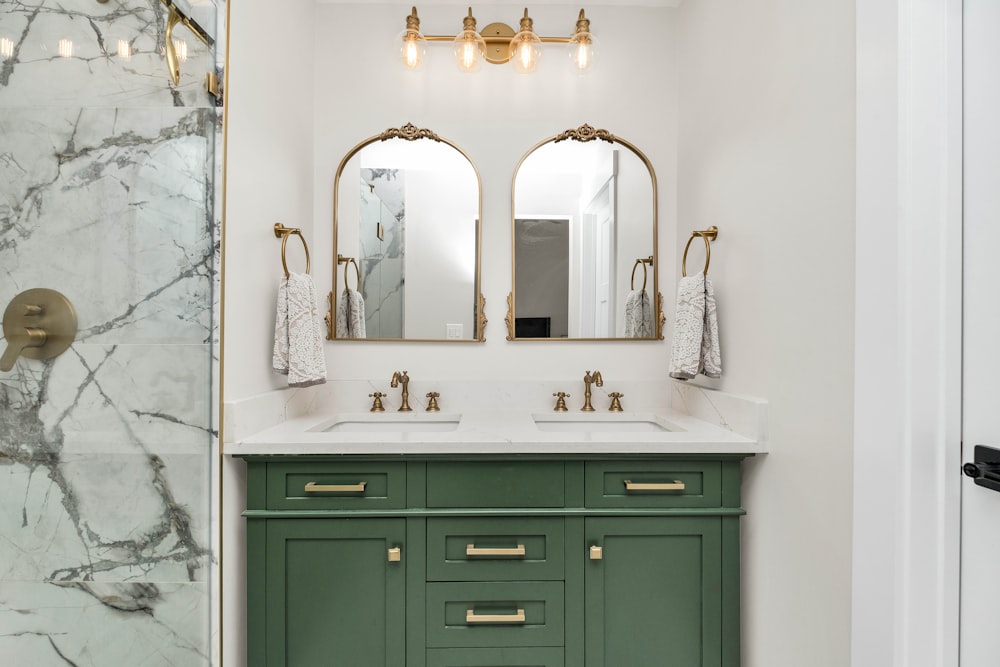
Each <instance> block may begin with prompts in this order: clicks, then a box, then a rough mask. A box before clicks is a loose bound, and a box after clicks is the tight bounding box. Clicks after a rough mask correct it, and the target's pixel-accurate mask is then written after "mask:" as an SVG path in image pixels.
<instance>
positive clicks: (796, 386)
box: [675, 0, 860, 667]
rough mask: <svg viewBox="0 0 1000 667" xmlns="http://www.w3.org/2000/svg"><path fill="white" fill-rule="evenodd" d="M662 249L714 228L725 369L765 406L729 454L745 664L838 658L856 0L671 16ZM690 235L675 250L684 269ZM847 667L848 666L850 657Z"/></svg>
mask: <svg viewBox="0 0 1000 667" xmlns="http://www.w3.org/2000/svg"><path fill="white" fill-rule="evenodd" d="M679 17H680V21H679V25H678V36H679V39H680V47H679V48H680V55H679V61H680V62H679V68H680V92H679V96H680V123H679V133H680V157H679V161H678V178H679V182H678V192H679V197H680V200H679V211H678V221H679V222H678V233H677V236H676V248H675V252H678V253H679V252H680V251H681V250H682V249H683V244H684V243H685V242H686V241H687V238H688V234H689V233H690V231H691V230H693V229H705V228H707V227H709V226H710V225H718V227H719V239H718V241H716V242H715V244H714V245H713V247H712V264H711V268H710V272H709V275H710V276H711V277H712V278H713V280H714V284H715V288H716V294H717V298H718V304H719V312H720V315H719V317H720V332H721V336H722V346H723V364H724V368H725V374H724V376H723V379H722V380H721V381H719V382H715V383H712V384H714V385H715V386H718V387H719V388H721V389H725V390H728V391H733V392H738V393H747V394H755V395H760V396H764V397H766V398H767V399H768V401H769V407H768V424H769V431H770V448H771V453H770V454H768V455H767V456H766V457H762V458H759V459H757V460H755V461H752V462H749V463H748V464H746V465H745V466H744V470H745V473H746V474H745V484H744V505H745V507H746V508H747V511H748V512H749V515H748V517H747V518H746V520H745V521H744V523H743V537H744V547H743V556H744V561H743V581H744V586H743V589H744V604H743V613H744V616H743V626H744V632H743V646H744V651H743V664H744V665H748V666H752V667H790V666H793V665H795V666H797V665H809V667H843V666H844V665H848V664H850V630H851V585H850V584H851V529H852V521H851V506H852V484H851V477H852V467H851V466H852V449H853V448H852V383H853V373H852V363H853V317H854V281H853V276H854V131H855V128H854V103H855V93H854V59H855V53H854V6H853V3H849V2H844V1H843V0H813V1H810V2H803V1H802V0H758V1H755V2H730V1H725V0H696V1H694V2H691V1H689V2H686V3H684V4H683V5H682V6H681V8H680V10H679ZM700 245H701V241H700V240H696V241H695V243H694V244H693V246H692V251H691V254H690V256H689V258H688V261H689V273H690V272H691V269H692V266H698V265H700V262H701V261H702V257H703V254H702V250H701V248H700V247H699V246H700ZM859 667H860V666H859Z"/></svg>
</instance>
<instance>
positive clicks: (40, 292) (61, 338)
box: [0, 288, 76, 371]
mask: <svg viewBox="0 0 1000 667" xmlns="http://www.w3.org/2000/svg"><path fill="white" fill-rule="evenodd" d="M3 335H4V338H6V339H7V349H5V350H4V353H3V356H0V371H9V370H11V369H12V368H14V362H15V361H17V358H18V357H20V356H24V357H27V358H29V359H51V358H52V357H55V356H58V355H60V354H62V353H63V352H65V351H66V350H67V348H69V346H70V345H71V344H72V343H73V339H74V338H76V311H75V310H74V309H73V304H71V303H70V302H69V299H67V298H66V297H65V296H63V295H62V294H60V293H59V292H56V291H55V290H50V289H45V288H35V289H29V290H26V291H24V292H21V293H20V294H18V295H16V296H15V297H14V298H13V299H11V301H10V303H9V304H8V305H7V310H5V311H4V314H3Z"/></svg>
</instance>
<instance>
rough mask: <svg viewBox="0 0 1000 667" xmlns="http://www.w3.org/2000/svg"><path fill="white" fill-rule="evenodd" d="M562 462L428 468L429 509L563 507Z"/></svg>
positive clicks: (457, 464) (457, 463) (433, 465)
mask: <svg viewBox="0 0 1000 667" xmlns="http://www.w3.org/2000/svg"><path fill="white" fill-rule="evenodd" d="M565 487H566V481H565V469H564V466H563V463H562V462H561V461H534V462H516V463H512V462H507V461H489V462H482V463H479V462H469V461H455V462H440V463H428V464H427V506H428V507H562V506H563V505H564V502H565V497H566V492H565Z"/></svg>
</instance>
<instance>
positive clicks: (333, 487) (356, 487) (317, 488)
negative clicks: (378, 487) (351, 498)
mask: <svg viewBox="0 0 1000 667" xmlns="http://www.w3.org/2000/svg"><path fill="white" fill-rule="evenodd" d="M366 486H368V482H358V483H357V484H317V483H316V482H309V483H308V484H306V485H305V488H304V491H305V492H306V493H364V492H365V487H366Z"/></svg>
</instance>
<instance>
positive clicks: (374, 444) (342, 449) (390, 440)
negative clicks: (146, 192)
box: [225, 409, 767, 456]
mask: <svg viewBox="0 0 1000 667" xmlns="http://www.w3.org/2000/svg"><path fill="white" fill-rule="evenodd" d="M371 420H377V421H378V422H379V424H378V425H372V424H370V423H369V422H370V421H371ZM536 420H537V421H542V422H546V423H545V424H542V428H540V427H539V425H538V424H537V423H536ZM399 421H405V422H409V423H408V424H404V425H402V426H400V425H394V424H393V422H399ZM588 421H589V422H591V423H594V425H593V427H591V426H590V425H588V424H587V423H586V422H588ZM565 422H572V423H571V424H566V423H565ZM338 424H339V425H340V426H341V427H344V428H347V429H354V430H352V431H349V432H342V431H339V430H328V429H330V428H332V427H335V426H337V425H338ZM652 424H658V425H659V426H660V427H661V428H665V429H667V430H662V431H641V432H633V429H643V428H646V427H648V428H650V429H653V428H655V426H652ZM545 427H548V428H566V429H572V430H568V431H550V430H543V428H545ZM400 428H405V429H414V430H399V429H400ZM422 428H428V429H436V428H447V429H451V430H440V431H438V430H417V429H422ZM766 451H767V448H766V444H765V443H763V442H759V441H758V440H756V439H753V438H749V437H746V436H743V435H740V434H738V433H736V432H734V431H733V430H728V429H726V428H722V427H720V426H717V425H714V424H711V423H709V422H707V421H703V420H700V419H697V418H695V417H692V416H690V415H687V414H683V413H681V412H678V411H675V410H672V409H659V410H655V411H643V412H622V413H608V412H598V413H581V412H578V411H571V412H564V413H558V412H551V411H549V412H545V411H531V410H524V409H516V410H515V409H496V410H476V411H469V412H464V413H456V412H447V411H443V412H439V413H432V412H423V411H419V412H417V411H415V412H412V413H399V412H385V413H374V414H373V413H368V412H361V413H351V412H342V413H333V414H327V415H317V416H309V417H299V418H294V419H289V420H287V421H285V422H283V423H281V424H279V425H277V426H274V427H271V428H268V429H265V430H262V431H260V432H259V433H256V434H254V435H251V436H249V437H245V438H243V439H242V440H240V441H239V442H230V443H226V445H225V453H226V454H227V455H230V456H253V455H321V454H335V455H343V454H354V455H373V454H389V455H397V454H414V455H447V454H455V455H462V456H467V455H498V454H541V455H544V454H560V455H564V454H583V455H586V454H612V455H617V454H758V453H764V452H766Z"/></svg>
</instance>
